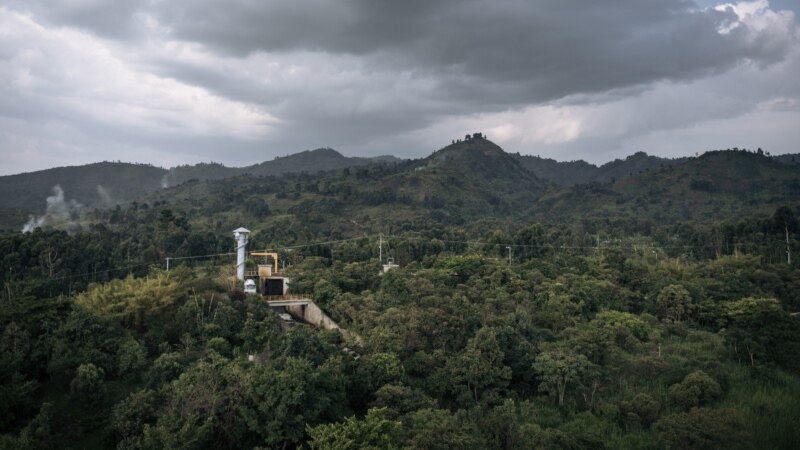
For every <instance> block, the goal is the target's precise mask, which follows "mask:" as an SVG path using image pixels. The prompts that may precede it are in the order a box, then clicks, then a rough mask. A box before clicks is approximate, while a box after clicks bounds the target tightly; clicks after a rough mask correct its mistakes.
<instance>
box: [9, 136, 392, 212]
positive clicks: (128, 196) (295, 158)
mask: <svg viewBox="0 0 800 450" xmlns="http://www.w3.org/2000/svg"><path fill="white" fill-rule="evenodd" d="M397 161H401V160H400V159H398V158H395V157H393V156H379V157H375V158H358V157H352V158H351V157H346V156H343V155H342V154H340V153H339V152H337V151H335V150H333V149H330V148H322V149H317V150H311V151H303V152H300V153H296V154H294V155H289V156H284V157H279V158H275V159H274V160H272V161H267V162H263V163H260V164H255V165H252V166H248V167H226V166H223V165H222V164H217V163H200V164H196V165H192V166H189V165H186V166H179V167H175V168H173V169H169V170H167V169H163V168H160V167H154V166H151V165H145V164H130V163H122V162H101V163H94V164H87V165H83V166H71V167H58V168H54V169H47V170H41V171H37V172H30V173H22V174H17V175H8V176H0V228H3V227H9V228H16V227H18V226H20V225H21V223H22V222H23V221H24V220H27V219H26V218H27V217H28V216H29V215H41V214H44V213H45V212H46V211H47V208H48V207H50V208H51V209H52V208H54V207H55V208H62V207H61V202H63V203H64V205H68V206H64V207H63V208H62V209H64V208H66V209H68V210H70V211H77V210H81V209H85V208H95V207H112V206H114V205H116V204H122V203H126V202H129V201H131V200H134V199H137V198H141V197H143V196H145V194H147V193H150V192H154V191H157V190H160V189H162V188H164V187H167V186H174V185H176V184H180V183H183V182H185V181H188V180H216V179H223V178H228V177H233V176H237V175H242V174H252V175H256V176H261V175H281V174H285V173H299V172H308V173H312V174H313V173H317V172H320V171H335V170H342V169H345V168H348V167H362V166H366V165H369V164H389V163H395V162H397ZM56 186H59V187H60V190H59V191H58V192H56V191H55V190H54V189H55V188H56ZM49 197H50V200H48V198H49ZM48 202H49V203H48ZM48 205H50V206H48Z"/></svg>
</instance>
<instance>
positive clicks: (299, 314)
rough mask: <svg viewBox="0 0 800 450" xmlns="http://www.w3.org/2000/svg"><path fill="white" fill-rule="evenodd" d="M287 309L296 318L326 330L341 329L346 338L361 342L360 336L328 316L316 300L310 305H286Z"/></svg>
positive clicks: (309, 303)
mask: <svg viewBox="0 0 800 450" xmlns="http://www.w3.org/2000/svg"><path fill="white" fill-rule="evenodd" d="M286 311H288V312H289V314H291V315H292V317H294V318H295V319H298V320H303V321H305V322H306V323H310V324H312V325H314V326H318V327H321V328H324V329H326V330H339V332H340V333H342V336H344V337H345V339H348V338H353V339H355V340H356V342H358V343H361V337H360V336H358V335H357V334H355V333H351V332H349V331H347V330H345V329H344V328H341V327H340V326H339V324H337V323H336V322H334V321H333V319H331V318H330V317H328V315H327V314H325V311H323V310H322V309H321V308H320V307H319V306H317V305H316V304H315V303H314V302H308V305H293V306H286Z"/></svg>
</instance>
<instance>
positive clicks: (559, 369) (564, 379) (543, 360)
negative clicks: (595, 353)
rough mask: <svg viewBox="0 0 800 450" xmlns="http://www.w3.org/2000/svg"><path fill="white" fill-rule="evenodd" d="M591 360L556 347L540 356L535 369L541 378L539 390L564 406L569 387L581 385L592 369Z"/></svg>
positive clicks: (535, 363) (534, 365)
mask: <svg viewBox="0 0 800 450" xmlns="http://www.w3.org/2000/svg"><path fill="white" fill-rule="evenodd" d="M590 365H591V364H590V363H589V360H588V359H587V358H586V357H585V356H583V355H581V354H579V353H574V352H572V351H571V350H569V349H567V348H565V347H555V348H553V349H550V350H547V351H544V352H542V353H541V354H539V356H538V357H537V358H536V362H534V363H533V369H534V370H535V371H536V373H537V374H538V376H539V390H540V391H542V392H547V393H549V394H550V395H554V396H555V397H556V398H557V399H558V405H559V406H564V398H565V396H566V393H567V387H568V386H569V385H571V384H581V383H582V382H583V379H584V378H585V376H586V375H587V374H588V372H589V369H590Z"/></svg>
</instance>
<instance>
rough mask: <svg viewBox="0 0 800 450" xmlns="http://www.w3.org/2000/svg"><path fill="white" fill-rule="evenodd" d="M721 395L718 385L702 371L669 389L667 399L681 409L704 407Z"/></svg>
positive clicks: (693, 373)
mask: <svg viewBox="0 0 800 450" xmlns="http://www.w3.org/2000/svg"><path fill="white" fill-rule="evenodd" d="M720 395H722V389H721V388H720V386H719V383H717V382H716V380H714V379H713V378H711V377H710V376H709V375H708V374H707V373H705V372H703V371H702V370H697V371H694V372H692V373H690V374H688V375H686V377H685V378H684V379H683V381H681V382H680V383H677V384H673V385H672V386H670V387H669V397H670V399H671V400H672V401H673V402H675V403H676V404H677V405H679V406H681V407H683V408H691V407H694V406H705V405H708V404H709V403H711V402H713V401H714V400H716V399H718V398H719V396H720Z"/></svg>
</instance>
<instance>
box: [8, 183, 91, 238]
mask: <svg viewBox="0 0 800 450" xmlns="http://www.w3.org/2000/svg"><path fill="white" fill-rule="evenodd" d="M82 208H83V206H82V205H81V204H80V203H78V202H76V201H75V200H65V199H64V190H63V189H61V186H60V185H58V184H57V185H55V186H53V195H51V196H49V197H47V209H46V210H45V213H44V215H42V216H39V217H36V216H30V218H29V220H28V222H27V223H26V224H25V225H24V226H23V227H22V232H23V233H29V232H31V231H33V230H35V229H36V228H37V227H44V226H56V225H64V226H66V227H67V228H68V230H71V229H72V228H74V227H75V226H76V225H77V224H75V223H74V221H73V220H74V219H76V218H77V216H78V214H79V213H80V211H81V209H82Z"/></svg>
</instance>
